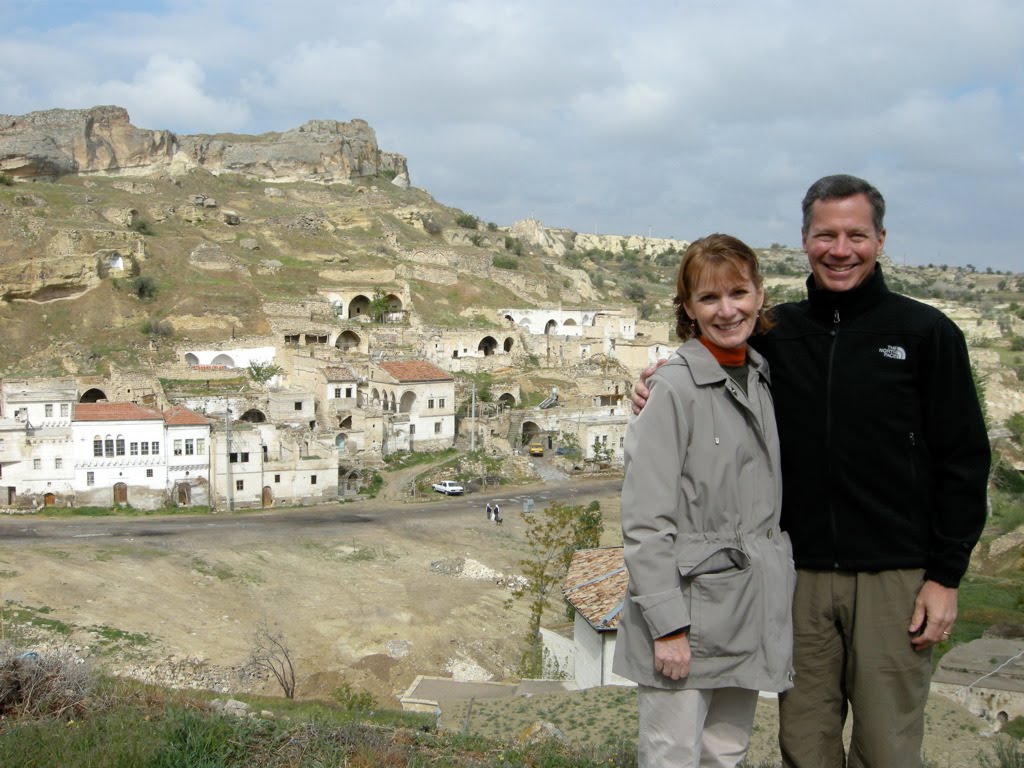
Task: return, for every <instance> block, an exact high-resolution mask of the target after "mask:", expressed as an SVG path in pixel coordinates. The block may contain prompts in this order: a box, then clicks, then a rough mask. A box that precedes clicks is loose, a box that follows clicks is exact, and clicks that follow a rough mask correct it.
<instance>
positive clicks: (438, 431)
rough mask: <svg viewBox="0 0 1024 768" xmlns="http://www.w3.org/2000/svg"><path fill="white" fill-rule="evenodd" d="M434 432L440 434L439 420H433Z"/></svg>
mask: <svg viewBox="0 0 1024 768" xmlns="http://www.w3.org/2000/svg"><path fill="white" fill-rule="evenodd" d="M434 434H435V435H440V434H441V422H440V421H435V422H434Z"/></svg>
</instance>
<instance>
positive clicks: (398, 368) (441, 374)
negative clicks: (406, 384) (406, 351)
mask: <svg viewBox="0 0 1024 768" xmlns="http://www.w3.org/2000/svg"><path fill="white" fill-rule="evenodd" d="M377 366H378V367H379V368H380V369H381V370H382V371H387V372H388V373H390V374H391V375H392V376H394V377H395V378H396V379H398V380H399V381H452V380H453V379H454V377H453V376H452V375H451V374H450V373H448V372H447V371H442V370H441V369H440V368H438V367H437V366H436V365H433V364H432V363H428V362H425V361H423V360H395V361H392V362H387V363H377Z"/></svg>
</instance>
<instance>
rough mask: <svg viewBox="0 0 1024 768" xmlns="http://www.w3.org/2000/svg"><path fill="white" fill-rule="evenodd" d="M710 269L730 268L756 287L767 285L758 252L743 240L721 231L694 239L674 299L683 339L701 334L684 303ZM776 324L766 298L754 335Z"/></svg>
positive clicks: (677, 283)
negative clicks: (720, 232)
mask: <svg viewBox="0 0 1024 768" xmlns="http://www.w3.org/2000/svg"><path fill="white" fill-rule="evenodd" d="M711 270H714V271H728V272H731V273H732V274H731V276H732V277H734V278H736V279H737V280H745V279H746V278H747V277H749V278H750V280H751V281H752V282H753V283H754V286H755V287H757V288H761V289H763V288H764V276H763V275H762V274H761V266H760V263H759V262H758V259H757V254H756V253H754V251H753V249H752V248H751V247H750V246H749V245H747V244H746V243H744V242H743V241H742V240H740V239H739V238H736V237H733V236H732V235H723V234H718V233H716V234H713V235H707V236H706V237H702V238H700V239H699V240H694V241H693V242H692V243H690V245H689V247H688V248H687V249H686V250H685V251H684V252H683V259H682V261H681V262H680V263H679V273H678V274H677V276H676V295H675V298H673V299H672V303H673V304H674V305H675V308H676V336H678V337H679V338H680V339H682V340H683V341H686V340H687V339H691V338H694V337H696V336H699V335H700V328H699V327H698V325H697V323H695V322H694V321H692V320H691V319H690V316H689V315H688V314H686V307H684V306H683V303H684V302H685V301H686V300H687V299H688V298H689V297H690V295H691V294H692V293H693V291H694V290H695V289H696V287H697V286H698V285H699V284H700V279H701V277H703V276H704V275H705V274H706V273H707V272H709V271H711ZM744 273H746V274H744ZM774 326H775V322H774V320H773V319H772V317H771V312H770V307H769V305H768V300H767V298H766V299H765V302H764V304H763V305H762V306H761V312H760V313H759V314H758V316H757V321H756V322H755V324H754V335H757V334H761V333H766V332H767V331H769V330H771V329H772V328H773V327H774Z"/></svg>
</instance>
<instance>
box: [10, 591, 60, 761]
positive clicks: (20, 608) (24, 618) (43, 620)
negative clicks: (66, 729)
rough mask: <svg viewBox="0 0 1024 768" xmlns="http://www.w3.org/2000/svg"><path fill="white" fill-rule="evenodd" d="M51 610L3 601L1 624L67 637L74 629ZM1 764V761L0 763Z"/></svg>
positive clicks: (45, 607) (44, 607)
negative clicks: (55, 617) (20, 626)
mask: <svg viewBox="0 0 1024 768" xmlns="http://www.w3.org/2000/svg"><path fill="white" fill-rule="evenodd" d="M52 611H53V609H52V608H49V607H47V606H45V605H44V606H39V607H33V606H31V605H18V604H16V603H5V604H4V606H3V608H2V610H0V619H2V622H0V623H2V624H3V626H5V627H11V628H12V629H14V628H15V627H16V625H22V626H25V627H31V628H33V629H40V630H44V631H46V632H50V633H53V634H56V635H61V636H62V637H68V636H70V635H71V633H72V632H73V631H74V627H73V626H72V625H70V624H66V623H65V622H63V621H61V620H59V619H52V618H50V617H49V616H48V615H47V614H49V613H51V612H52ZM0 765H2V763H0Z"/></svg>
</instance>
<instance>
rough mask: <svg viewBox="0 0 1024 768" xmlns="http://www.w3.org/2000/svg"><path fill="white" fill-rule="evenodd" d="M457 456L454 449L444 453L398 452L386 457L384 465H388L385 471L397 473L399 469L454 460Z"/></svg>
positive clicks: (445, 450) (447, 449)
mask: <svg viewBox="0 0 1024 768" xmlns="http://www.w3.org/2000/svg"><path fill="white" fill-rule="evenodd" d="M457 454H458V451H457V450H456V449H454V448H445V449H444V450H443V451H416V452H414V453H409V451H396V452H394V453H390V454H388V455H387V456H385V457H384V463H385V464H387V467H385V471H386V472H395V471H397V470H399V469H407V468H408V467H418V466H420V465H423V464H433V463H434V462H437V461H442V460H444V459H449V458H452V457H454V456H456V455H457Z"/></svg>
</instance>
